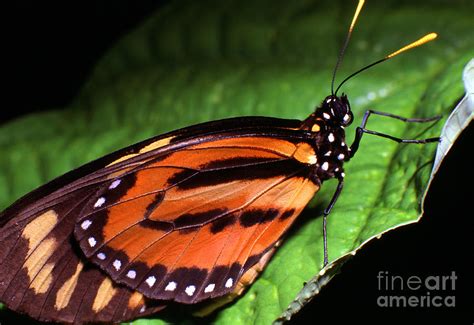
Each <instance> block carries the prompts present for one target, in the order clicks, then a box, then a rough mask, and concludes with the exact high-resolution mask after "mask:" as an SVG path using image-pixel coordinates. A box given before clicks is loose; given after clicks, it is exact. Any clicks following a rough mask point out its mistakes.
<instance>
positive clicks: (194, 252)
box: [0, 114, 342, 323]
mask: <svg viewBox="0 0 474 325" xmlns="http://www.w3.org/2000/svg"><path fill="white" fill-rule="evenodd" d="M324 128H325V126H324V123H323V119H322V118H321V117H318V114H313V115H311V116H310V117H309V118H308V119H307V120H305V121H303V122H301V121H297V120H281V119H273V118H261V117H248V118H234V119H227V120H222V121H217V122H209V123H204V124H200V125H196V126H192V127H189V128H185V129H182V130H178V131H175V132H171V133H169V134H165V135H163V136H159V137H156V138H153V139H150V140H147V141H144V142H142V143H139V144H136V145H134V146H131V147H129V148H126V149H123V150H120V151H118V152H116V153H113V154H111V155H109V156H106V157H104V158H101V159H99V160H97V161H95V162H92V163H89V164H87V165H85V166H83V167H81V168H79V169H78V170H76V171H73V172H70V173H68V174H66V175H64V176H62V177H60V178H58V179H56V180H54V181H52V182H50V183H49V184H46V185H44V186H42V187H40V188H39V189H37V190H36V191H33V192H32V193H30V194H28V195H26V196H25V197H23V198H22V199H20V200H18V201H17V202H16V203H14V204H13V205H12V206H11V207H10V208H8V209H7V210H5V211H4V212H3V213H2V214H1V217H0V220H1V228H0V242H1V244H2V246H3V247H8V248H9V249H7V250H2V252H1V255H0V297H1V301H3V302H4V303H5V304H6V305H7V306H8V307H9V308H11V309H13V310H17V311H19V312H24V313H27V314H29V315H31V316H32V317H34V318H37V319H40V320H55V321H62V322H75V323H83V322H89V321H105V322H109V321H114V322H116V321H124V320H127V319H133V318H135V317H138V316H140V315H147V314H150V313H153V312H156V311H158V310H160V309H162V308H164V306H165V304H166V301H177V302H181V303H188V304H189V303H196V302H200V301H203V300H206V299H208V298H216V297H220V296H224V295H226V294H235V292H241V291H242V289H243V283H244V282H245V284H246V285H247V284H249V283H251V282H252V281H253V279H254V278H255V276H256V274H257V272H256V270H255V268H254V267H255V266H256V265H259V268H260V269H261V268H263V266H264V265H261V264H262V261H265V263H264V264H266V262H267V261H268V259H269V256H270V255H271V254H270V252H273V248H274V247H275V245H276V243H277V242H278V241H279V240H280V239H281V237H282V236H283V234H284V233H285V232H286V231H287V229H288V228H289V226H290V225H291V224H292V223H293V221H294V220H295V218H296V217H297V216H298V215H299V213H300V212H301V210H302V209H303V208H304V207H305V205H306V204H307V203H308V201H309V200H310V199H311V198H312V197H313V196H314V194H315V193H316V192H317V191H318V189H319V187H320V185H321V181H322V180H323V179H326V178H328V177H331V175H329V174H327V173H329V172H330V171H329V170H324V169H321V167H320V163H319V161H318V156H317V154H316V153H317V152H320V150H321V149H320V146H321V145H323V144H324V145H325V146H326V145H327V144H328V143H329V144H330V143H331V142H330V141H329V140H327V139H326V140H324V139H322V138H321V135H324V134H325V133H324V132H321V130H323V129H324ZM315 130H316V131H315ZM338 132H340V131H338ZM331 166H333V164H332V163H331ZM332 168H333V167H332ZM340 171H341V172H342V166H341V169H340ZM325 173H326V174H327V177H323V178H321V174H325ZM264 256H266V258H265V259H262V257H264ZM244 275H245V276H244ZM249 279H250V280H249Z"/></svg>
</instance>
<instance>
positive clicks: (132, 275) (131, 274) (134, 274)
mask: <svg viewBox="0 0 474 325" xmlns="http://www.w3.org/2000/svg"><path fill="white" fill-rule="evenodd" d="M136 277H137V272H135V270H129V271H128V272H127V278H129V279H135V278H136Z"/></svg>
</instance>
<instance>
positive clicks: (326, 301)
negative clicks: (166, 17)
mask: <svg viewBox="0 0 474 325" xmlns="http://www.w3.org/2000/svg"><path fill="white" fill-rule="evenodd" d="M162 2H163V1H150V0H146V1H143V0H142V1H136V2H134V1H126V0H120V1H114V3H113V6H109V5H105V4H104V3H102V2H99V3H98V4H94V5H87V4H86V3H85V2H84V3H82V2H72V3H70V2H68V3H66V2H57V3H56V2H55V3H48V4H45V3H44V2H39V1H20V2H17V4H16V5H15V6H14V8H12V9H11V10H12V11H6V12H4V14H5V13H7V16H9V18H7V19H8V23H7V25H8V26H9V29H8V30H7V33H6V37H4V38H3V40H4V41H3V46H2V48H3V52H4V53H5V54H7V57H8V59H7V60H5V61H4V62H6V63H7V64H6V66H5V68H4V69H3V71H4V73H3V74H2V77H3V78H4V80H5V81H6V84H7V91H6V92H5V94H4V98H3V99H4V103H5V102H7V103H9V104H7V105H2V108H1V111H0V126H1V125H2V124H4V123H5V122H7V121H8V120H11V119H14V118H18V117H20V116H22V115H24V114H28V113H31V112H35V111H42V110H45V109H52V108H57V109H60V108H61V107H63V106H66V105H67V104H68V103H69V102H70V101H71V100H72V98H73V97H74V96H75V94H76V93H77V92H78V91H79V90H80V88H81V85H82V84H83V83H84V81H85V80H86V79H87V77H88V75H89V73H90V72H91V69H92V67H93V66H94V64H95V63H96V62H97V60H98V59H99V58H100V57H101V55H102V54H103V53H104V52H105V51H106V50H107V49H108V47H109V46H110V45H111V44H113V43H114V42H115V41H116V40H118V39H119V38H120V36H121V35H123V34H124V33H126V32H127V31H128V30H130V29H131V28H133V27H134V26H135V25H137V24H138V23H139V22H140V21H141V20H142V19H143V18H145V17H146V16H147V15H149V14H151V13H152V12H153V10H154V9H157V8H159V7H160V6H161V5H162ZM473 139H474V125H473V123H471V125H470V127H469V128H468V129H467V130H466V131H465V132H464V133H463V134H462V135H461V137H460V139H459V141H458V142H457V143H456V145H455V146H454V148H453V149H452V151H451V152H450V154H449V155H448V156H447V158H446V159H445V161H444V163H443V166H442V167H441V169H440V171H439V173H438V175H437V176H436V178H435V181H434V183H433V184H432V187H431V189H430V192H429V194H428V198H427V200H426V207H425V209H426V213H425V216H424V218H423V219H422V220H421V222H419V223H418V224H415V225H409V226H406V227H403V228H400V229H398V230H397V231H393V232H390V233H388V234H386V235H384V236H383V237H382V239H380V240H375V241H372V242H371V243H370V244H368V245H367V246H366V247H365V248H364V249H363V250H361V251H360V252H359V253H358V254H357V256H355V257H354V258H353V259H352V260H351V261H349V262H348V263H347V264H346V265H345V266H344V267H343V269H342V273H341V274H339V275H338V276H336V277H335V278H334V279H333V281H331V282H330V284H329V285H328V286H327V287H326V288H325V289H324V290H323V292H322V293H321V294H320V295H319V296H318V297H316V298H315V299H314V300H313V302H312V303H311V304H309V305H308V306H307V307H306V308H304V310H303V312H302V313H301V314H300V315H298V316H297V317H296V318H295V320H294V323H303V322H309V321H311V322H316V321H319V322H321V323H322V322H324V323H326V322H330V323H335V324H339V323H347V322H348V321H350V322H351V323H359V322H364V323H367V322H370V323H372V322H378V321H380V320H397V321H400V322H402V321H405V322H408V323H413V322H418V321H419V320H422V323H433V322H435V321H437V320H438V321H440V320H443V322H444V321H445V316H447V317H448V319H449V322H450V323H452V324H458V323H461V322H462V323H469V324H472V322H473V321H474V317H473V316H472V315H473V311H472V308H473V307H474V298H473V293H472V292H473V291H472V289H474V286H473V280H472V276H473V272H472V267H471V263H472V260H473V257H474V256H473V245H472V237H473V235H474V232H473V230H474V221H473V216H474V213H473V212H472V200H473V199H474V195H473V193H474V191H473V189H472V181H473V177H472V174H473V167H474V166H473V164H474V163H473V160H472V152H473V148H474V143H473ZM379 271H389V273H390V274H392V275H401V276H403V278H404V279H407V278H408V277H409V276H412V275H418V276H421V277H426V276H429V275H448V274H450V273H451V271H455V272H456V275H457V277H458V280H457V282H456V290H455V291H454V292H453V293H452V294H454V295H455V296H456V307H455V308H410V309H408V308H380V307H378V306H377V303H376V300H377V298H378V297H379V295H381V292H380V291H378V289H377V274H378V273H379ZM404 294H405V295H406V292H405V293H404ZM431 294H433V295H434V294H436V293H435V292H431ZM0 316H1V317H0V321H1V319H2V317H8V318H5V320H7V319H9V320H12V318H11V317H12V315H11V314H10V313H5V312H2V314H0ZM13 317H14V316H13ZM446 320H447V319H446Z"/></svg>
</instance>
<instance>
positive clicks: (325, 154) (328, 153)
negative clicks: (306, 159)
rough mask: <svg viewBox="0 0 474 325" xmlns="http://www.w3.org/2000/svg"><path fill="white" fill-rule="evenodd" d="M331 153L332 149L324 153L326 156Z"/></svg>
mask: <svg viewBox="0 0 474 325" xmlns="http://www.w3.org/2000/svg"><path fill="white" fill-rule="evenodd" d="M331 153H332V151H331V150H329V151H328V152H326V153H325V154H324V155H325V156H326V157H329V156H330V155H331Z"/></svg>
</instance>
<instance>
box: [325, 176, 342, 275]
mask: <svg viewBox="0 0 474 325" xmlns="http://www.w3.org/2000/svg"><path fill="white" fill-rule="evenodd" d="M343 186H344V180H343V178H339V183H338V184H337V188H336V191H335V192H334V194H333V196H332V198H331V202H329V205H328V206H327V208H326V209H324V212H323V243H324V266H326V265H327V264H328V236H327V220H328V215H329V213H331V210H332V208H333V207H334V205H335V204H336V201H337V199H338V197H339V194H341V192H342V188H343Z"/></svg>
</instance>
